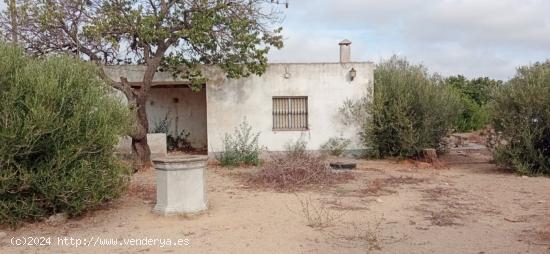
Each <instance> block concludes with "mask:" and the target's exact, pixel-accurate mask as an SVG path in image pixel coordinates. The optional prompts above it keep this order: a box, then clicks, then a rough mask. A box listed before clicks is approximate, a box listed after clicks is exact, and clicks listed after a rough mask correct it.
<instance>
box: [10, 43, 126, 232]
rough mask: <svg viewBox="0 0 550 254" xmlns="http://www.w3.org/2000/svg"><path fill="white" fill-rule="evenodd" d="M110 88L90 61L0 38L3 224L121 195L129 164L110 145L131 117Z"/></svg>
mask: <svg viewBox="0 0 550 254" xmlns="http://www.w3.org/2000/svg"><path fill="white" fill-rule="evenodd" d="M111 94H112V92H111V90H110V88H109V87H108V86H106V84H105V83H103V82H101V81H99V80H98V79H97V69H96V68H95V66H93V65H89V64H84V63H81V62H79V61H78V60H75V59H74V58H70V57H54V58H51V59H45V60H38V59H29V58H27V57H25V56H24V54H23V53H22V50H21V49H19V48H16V47H13V46H7V45H4V44H0V179H2V180H1V181H0V224H10V225H12V226H15V225H16V224H17V223H18V222H20V221H22V220H31V221H32V220H38V219H40V218H43V217H45V216H48V215H51V214H53V213H58V212H66V213H68V214H69V215H77V214H80V213H82V212H84V211H85V210H87V209H90V208H92V207H94V206H96V205H98V204H101V203H103V202H105V201H108V200H111V199H114V198H117V197H119V195H120V194H121V193H122V191H123V189H124V188H125V183H126V182H127V177H126V176H127V174H128V173H129V171H128V167H127V166H125V165H123V164H122V162H121V161H120V160H119V159H117V158H115V157H114V153H113V152H114V147H115V145H116V143H117V142H118V137H119V136H120V135H122V134H125V133H126V132H127V131H128V123H129V118H128V112H127V110H125V107H124V106H123V105H122V104H121V103H120V102H119V101H118V100H117V99H116V98H115V97H114V96H113V95H111Z"/></svg>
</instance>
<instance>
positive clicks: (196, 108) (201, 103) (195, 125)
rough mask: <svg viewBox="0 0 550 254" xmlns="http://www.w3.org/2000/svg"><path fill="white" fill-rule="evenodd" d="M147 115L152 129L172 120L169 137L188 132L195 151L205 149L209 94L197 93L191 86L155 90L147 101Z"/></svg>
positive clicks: (202, 91) (152, 90) (153, 89)
mask: <svg viewBox="0 0 550 254" xmlns="http://www.w3.org/2000/svg"><path fill="white" fill-rule="evenodd" d="M147 116H148V119H149V126H150V129H151V130H153V129H154V128H155V126H156V125H157V124H158V123H159V122H160V121H161V120H163V119H164V118H165V117H166V116H167V117H168V120H169V121H170V125H169V134H172V135H176V134H177V133H176V132H181V131H182V130H185V131H186V132H189V133H190V136H189V138H188V140H189V141H190V142H191V145H192V146H193V147H194V148H200V149H205V148H206V146H207V135H206V92H205V90H204V89H202V90H201V91H200V92H193V91H191V89H189V88H187V87H185V88H184V87H179V88H160V87H159V88H152V89H151V93H150V96H149V99H148V101H147Z"/></svg>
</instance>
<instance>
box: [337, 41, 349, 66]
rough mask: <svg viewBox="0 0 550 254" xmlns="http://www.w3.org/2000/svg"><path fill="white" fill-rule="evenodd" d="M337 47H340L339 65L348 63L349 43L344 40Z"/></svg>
mask: <svg viewBox="0 0 550 254" xmlns="http://www.w3.org/2000/svg"><path fill="white" fill-rule="evenodd" d="M338 45H340V63H349V62H350V61H351V47H350V45H351V41H349V40H348V39H346V40H343V41H341V42H340V43H338Z"/></svg>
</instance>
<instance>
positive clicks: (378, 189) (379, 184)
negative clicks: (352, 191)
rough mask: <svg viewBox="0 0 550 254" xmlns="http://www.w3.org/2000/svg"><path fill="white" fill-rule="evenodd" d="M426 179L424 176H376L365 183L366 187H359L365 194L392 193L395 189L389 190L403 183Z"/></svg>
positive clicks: (417, 182)
mask: <svg viewBox="0 0 550 254" xmlns="http://www.w3.org/2000/svg"><path fill="white" fill-rule="evenodd" d="M425 181H427V179H426V178H414V177H411V176H399V177H396V176H390V177H387V178H377V179H374V180H372V181H370V182H368V183H367V187H366V188H364V189H361V190H360V192H361V193H363V194H366V195H372V196H379V195H382V194H393V193H395V192H396V191H395V190H390V189H389V188H394V187H397V186H400V185H405V184H415V185H416V184H420V183H423V182H425Z"/></svg>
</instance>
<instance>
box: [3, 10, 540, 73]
mask: <svg viewBox="0 0 550 254" xmlns="http://www.w3.org/2000/svg"><path fill="white" fill-rule="evenodd" d="M282 1H284V0H282ZM289 2H290V8H289V9H285V10H284V13H285V16H286V18H285V20H284V22H283V23H282V26H283V28H284V36H285V47H284V48H283V49H282V50H279V51H273V52H272V53H271V55H270V61H271V62H336V61H338V42H340V41H341V40H343V39H349V40H351V41H352V45H351V46H352V60H354V61H374V62H378V61H379V60H380V59H387V58H388V57H390V56H391V55H393V54H397V55H399V56H403V57H407V58H408V59H409V60H410V61H412V62H415V63H422V64H424V65H426V66H427V67H428V68H429V69H430V71H432V72H438V73H440V74H443V75H455V74H464V75H466V76H468V77H477V76H489V77H492V78H498V79H507V78H509V77H511V76H513V75H514V73H515V68H516V67H517V66H519V65H526V64H530V63H533V62H536V61H543V60H545V59H547V58H550V0H289ZM3 5H4V4H3V1H0V9H2V8H3Z"/></svg>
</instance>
